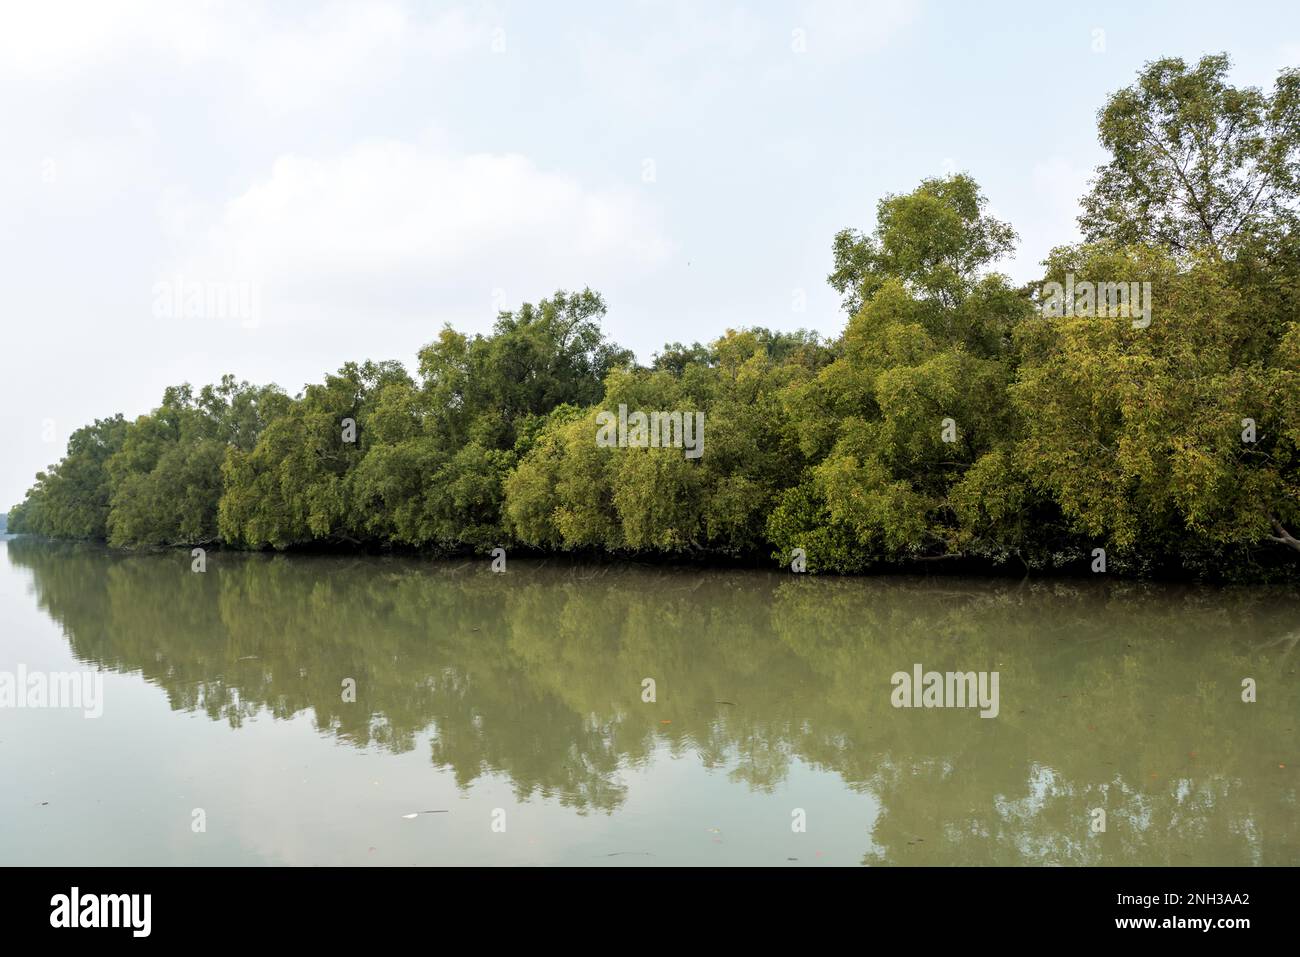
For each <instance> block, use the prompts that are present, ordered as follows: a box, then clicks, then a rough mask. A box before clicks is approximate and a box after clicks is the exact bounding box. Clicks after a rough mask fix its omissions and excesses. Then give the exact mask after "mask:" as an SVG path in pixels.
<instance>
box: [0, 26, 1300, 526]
mask: <svg viewBox="0 0 1300 957" xmlns="http://www.w3.org/2000/svg"><path fill="white" fill-rule="evenodd" d="M1066 7H1072V11H1073V12H1071V10H1067V9H1065V8H1066ZM1138 7H1141V8H1142V9H1137V8H1138ZM994 10H996V12H993V11H994ZM1298 11H1300V5H1297V4H1295V3H1293V2H1292V3H1266V4H1254V3H1247V2H1236V3H1231V4H1224V3H1187V2H1179V3H1169V4H1140V5H1139V4H1132V3H1129V2H1122V3H1080V4H1073V5H1069V4H1061V5H1056V4H1052V5H1047V4H1042V3H1024V4H1010V3H1008V4H973V3H967V2H951V3H940V2H921V0H883V2H866V0H861V2H853V0H807V2H787V3H777V2H768V3H760V2H747V3H730V2H723V0H697V2H694V3H688V2H668V0H665V2H649V0H646V2H633V0H619V2H609V0H605V2H594V3H589V4H588V3H575V2H558V0H557V2H555V3H545V4H542V3H536V2H530V3H504V2H503V3H465V4H450V3H448V4H434V3H415V2H412V3H409V4H407V3H400V2H388V0H375V2H366V3H351V4H313V5H308V4H288V3H277V4H275V5H274V9H272V8H271V7H270V5H266V6H263V5H249V4H242V3H230V4H227V3H198V2H193V3H187V2H185V0H160V2H134V3H131V2H111V0H100V2H89V3H75V4H64V3H59V2H51V0H35V2H32V0H22V2H11V0H4V2H3V3H0V130H3V149H0V276H3V279H4V282H3V295H4V299H3V303H4V313H3V314H4V323H3V330H4V336H3V348H4V356H5V360H6V361H5V363H4V370H3V375H2V376H0V428H3V430H4V435H5V436H6V438H7V439H8V441H7V442H6V454H5V455H4V456H3V459H2V462H3V465H2V467H0V509H3V508H7V507H8V505H9V504H12V503H13V502H16V501H18V500H19V499H20V498H21V496H22V493H23V491H24V490H25V489H26V488H27V487H28V485H30V483H31V480H32V476H33V474H34V473H35V471H36V470H37V469H39V468H42V467H44V466H45V465H47V464H49V463H51V462H53V461H56V460H57V459H58V458H59V457H60V455H61V454H62V450H63V447H64V445H65V444H66V441H67V436H68V433H69V432H70V431H71V430H72V429H74V428H76V427H77V426H79V425H81V424H84V423H86V422H88V421H90V420H91V419H93V418H96V417H102V416H105V415H110V414H112V413H115V412H122V413H125V414H126V415H127V416H129V417H134V416H136V415H139V414H141V413H144V412H147V411H148V410H149V409H150V408H152V407H153V406H154V405H156V404H157V401H158V399H159V397H160V396H161V393H162V390H163V388H164V387H165V386H166V385H168V384H172V383H177V382H182V381H189V382H192V383H194V384H195V385H196V386H197V385H200V384H203V383H206V382H210V381H214V380H216V379H218V378H219V377H220V376H221V374H222V373H224V372H233V373H235V374H236V375H237V376H239V377H240V378H245V379H249V380H251V381H254V382H267V381H274V382H277V383H279V384H280V385H281V386H283V387H285V388H286V389H287V390H288V391H289V392H291V393H293V392H297V391H298V390H299V389H301V387H302V386H303V384H304V383H305V382H308V381H314V380H317V379H319V378H320V377H321V375H322V374H323V373H325V372H326V371H329V370H332V369H336V368H337V367H338V366H339V365H340V364H341V363H343V362H344V361H346V360H348V359H365V358H373V359H386V358H396V359H401V360H403V361H406V362H408V364H409V363H411V362H412V360H413V358H414V355H415V352H416V350H417V349H418V348H419V347H420V346H421V345H422V344H423V343H425V342H428V341H429V340H431V339H432V338H433V337H434V336H435V335H436V333H437V330H438V329H439V327H440V326H441V325H442V324H443V323H445V322H450V323H452V324H453V325H455V326H456V327H457V328H459V329H461V330H463V331H467V332H476V331H481V332H485V331H487V330H488V329H489V328H490V326H491V324H492V321H493V319H494V317H495V312H496V309H497V308H501V307H503V308H511V307H514V306H516V305H517V304H518V303H520V302H522V301H536V300H537V299H540V298H542V297H544V296H546V295H548V294H549V293H551V292H553V291H554V290H556V289H559V288H564V289H575V288H581V287H582V286H591V287H592V288H593V289H596V290H598V291H600V292H601V293H603V294H604V296H605V297H606V300H607V302H608V304H609V316H608V318H607V321H606V329H607V332H608V333H609V334H610V335H611V336H612V337H613V338H614V339H615V340H616V341H618V342H620V343H622V344H623V345H626V346H628V347H631V348H632V349H634V350H635V351H636V353H637V355H638V357H639V358H640V359H642V360H643V361H648V360H649V359H650V357H651V355H652V354H653V352H654V351H655V350H656V349H657V348H658V347H660V346H661V345H662V344H663V343H665V342H667V341H673V340H681V341H685V342H689V341H693V340H697V339H698V340H708V339H711V338H714V337H716V336H717V335H719V334H721V333H722V332H723V331H724V330H725V329H726V328H728V327H737V326H745V325H764V326H769V327H774V328H779V329H791V328H796V327H799V326H805V327H810V328H813V329H816V330H819V331H821V332H823V333H826V334H828V335H834V334H835V333H837V332H838V331H839V330H840V329H841V328H842V326H843V322H844V317H843V316H842V315H840V314H839V312H838V310H837V305H838V303H837V296H836V295H835V294H834V292H833V291H832V290H830V289H829V288H828V287H827V286H826V282H825V277H826V274H827V272H828V271H829V269H830V242H831V238H832V236H833V235H834V233H835V231H836V230H838V229H840V228H842V227H845V226H855V227H861V228H869V227H870V226H871V225H872V221H873V215H874V210H875V204H876V202H877V200H878V199H879V198H880V197H881V196H883V195H884V194H886V193H890V192H901V191H906V190H910V189H911V188H913V187H914V186H915V185H916V184H917V183H918V181H919V180H920V179H921V178H923V177H925V176H934V175H942V174H943V173H945V172H952V171H966V172H969V173H970V174H972V175H973V176H974V177H975V178H976V180H977V181H978V182H979V183H980V184H981V186H982V187H983V189H984V191H985V193H986V194H987V196H988V198H989V201H990V206H991V209H992V210H993V212H994V213H995V214H996V215H999V216H1000V217H1001V218H1003V219H1006V220H1009V221H1010V222H1011V224H1012V225H1013V226H1014V227H1015V228H1016V230H1017V231H1018V233H1019V235H1020V241H1021V242H1020V247H1019V251H1018V253H1017V255H1016V257H1015V258H1014V259H1012V260H1009V261H1008V262H1006V263H1005V264H1003V266H1002V268H1003V269H1004V270H1005V271H1007V272H1008V273H1009V274H1010V275H1012V276H1013V277H1014V278H1015V279H1017V280H1022V281H1023V280H1030V279H1032V278H1035V277H1036V275H1037V263H1038V262H1039V261H1040V260H1041V259H1042V258H1043V256H1044V255H1045V254H1046V252H1047V250H1048V249H1049V248H1050V247H1051V246H1053V245H1057V244H1060V243H1064V242H1070V241H1073V240H1074V239H1075V238H1077V237H1076V232H1075V224H1074V218H1075V215H1076V208H1077V200H1078V197H1079V196H1080V194H1081V193H1082V192H1083V190H1084V187H1085V182H1086V180H1087V177H1088V175H1089V173H1090V171H1091V169H1092V168H1093V167H1094V166H1095V165H1097V163H1098V162H1100V160H1101V158H1102V157H1101V152H1100V149H1099V147H1098V146H1097V144H1096V139H1095V114H1096V111H1097V110H1098V108H1099V107H1100V106H1101V105H1102V103H1103V102H1104V99H1105V97H1106V95H1107V94H1108V93H1109V92H1111V91H1113V90H1115V89H1117V88H1119V87H1121V86H1125V85H1127V84H1128V83H1130V82H1131V80H1132V78H1133V76H1134V73H1135V71H1136V70H1137V69H1138V68H1139V67H1140V66H1141V64H1142V63H1143V62H1145V61H1147V60H1150V59H1153V58H1155V57H1158V56H1165V55H1179V56H1184V57H1188V58H1194V57H1197V56H1199V55H1201V54H1203V53H1206V52H1214V51H1220V50H1223V51H1227V52H1228V53H1229V54H1230V55H1231V56H1232V57H1233V58H1234V62H1235V64H1236V72H1235V79H1236V80H1237V82H1239V83H1250V84H1260V85H1267V86H1271V83H1272V79H1273V78H1274V77H1275V76H1276V74H1277V71H1278V70H1279V69H1281V68H1283V67H1284V66H1288V65H1297V64H1300V12H1298ZM178 281H179V284H180V285H181V287H182V288H184V289H187V290H192V289H193V288H194V287H196V286H197V287H198V288H202V289H206V290H221V291H226V290H231V291H244V292H247V293H248V294H250V295H252V294H253V293H255V294H256V297H257V298H256V300H255V302H256V315H255V316H254V317H253V318H252V320H251V321H250V320H248V319H244V318H242V317H241V316H236V317H229V316H221V315H215V314H204V315H199V316H193V315H186V314H185V310H184V309H182V310H181V313H180V314H172V315H168V314H167V309H166V306H165V305H163V306H160V305H159V299H160V296H162V297H163V298H166V295H170V291H171V289H172V288H173V287H174V286H176V285H177V284H178ZM163 284H169V285H163ZM164 290H166V291H167V293H166V295H164V293H163V291H164ZM251 301H252V300H250V302H251ZM801 306H802V309H801V308H800V307H801Z"/></svg>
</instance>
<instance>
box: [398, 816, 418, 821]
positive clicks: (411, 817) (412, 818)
mask: <svg viewBox="0 0 1300 957" xmlns="http://www.w3.org/2000/svg"><path fill="white" fill-rule="evenodd" d="M419 816H420V815H418V814H403V815H402V817H404V818H405V819H406V820H408V821H414V820H415V819H416V818H417V817H419Z"/></svg>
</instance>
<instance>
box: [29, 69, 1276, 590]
mask: <svg viewBox="0 0 1300 957" xmlns="http://www.w3.org/2000/svg"><path fill="white" fill-rule="evenodd" d="M1228 70H1229V62H1228V59H1227V57H1225V56H1207V57H1203V58H1202V59H1201V60H1200V61H1198V62H1197V63H1195V64H1192V65H1189V64H1187V63H1185V62H1183V61H1182V60H1179V59H1164V60H1159V61H1156V62H1153V63H1150V64H1148V65H1147V66H1146V67H1145V68H1144V69H1143V70H1142V71H1141V72H1140V74H1139V76H1138V78H1137V81H1136V82H1135V83H1134V84H1133V85H1132V86H1130V87H1128V88H1125V89H1123V90H1120V91H1119V92H1117V93H1115V94H1114V95H1112V96H1111V97H1110V98H1109V100H1108V102H1107V103H1106V105H1105V107H1104V108H1103V109H1102V110H1101V112H1100V113H1099V115H1098V127H1099V136H1100V140H1101V142H1102V144H1103V146H1105V147H1106V149H1107V150H1108V151H1109V154H1110V160H1109V161H1108V162H1107V163H1106V164H1105V165H1103V166H1102V167H1100V168H1099V169H1098V171H1097V175H1096V176H1095V178H1094V179H1093V181H1092V184H1091V188H1090V192H1089V193H1088V195H1087V196H1085V197H1084V198H1083V203H1082V208H1083V213H1082V215H1081V216H1080V225H1081V227H1082V232H1083V235H1084V241H1083V242H1081V243H1078V244H1075V245H1071V246H1061V247H1058V248H1055V249H1053V250H1052V252H1051V254H1050V255H1049V257H1048V259H1047V260H1046V261H1045V262H1044V274H1043V276H1042V279H1041V281H1039V282H1035V283H1030V284H1028V285H1026V286H1023V287H1016V286H1015V285H1013V284H1012V282H1011V281H1010V280H1009V279H1008V278H1007V277H1006V276H1004V275H1002V274H1001V273H998V272H996V271H994V270H993V269H992V266H993V264H994V263H995V262H996V261H997V260H998V259H1000V258H1002V257H1003V256H1005V255H1006V254H1007V253H1008V252H1010V251H1011V249H1012V248H1013V247H1014V243H1015V241H1016V237H1015V233H1014V231H1013V230H1012V228H1011V227H1010V226H1009V225H1008V224H1006V223H1003V222H1000V221H998V220H997V219H995V218H994V217H993V216H991V215H990V214H989V213H988V212H987V207H986V200H985V197H984V196H983V194H982V192H981V190H980V188H979V186H978V185H977V184H976V183H975V181H974V180H973V179H972V178H971V177H969V176H968V175H965V174H958V175H953V176H948V177H946V178H935V179H925V180H923V181H922V182H921V183H920V185H919V186H918V187H917V188H916V189H915V190H913V191H912V192H909V193H905V194H898V195H890V196H887V197H885V198H884V199H882V200H881V201H880V203H879V205H878V209H877V217H876V224H875V227H874V229H873V230H871V231H870V232H860V231H857V230H844V231H842V232H840V233H839V234H838V235H837V236H835V238H834V242H833V247H832V248H833V262H834V269H833V272H832V273H831V275H830V276H829V281H830V283H831V285H832V286H833V287H834V288H835V289H836V290H837V291H838V292H839V293H840V294H841V295H842V297H843V303H844V308H845V311H846V314H847V316H848V319H847V324H846V327H845V328H844V330H843V332H842V333H841V334H840V335H839V336H838V337H837V338H835V339H833V340H826V339H823V338H822V337H820V336H818V335H816V334H814V333H811V332H808V331H804V330H800V331H795V332H783V331H773V330H769V329H764V328H749V329H740V330H727V331H726V332H725V333H724V334H723V335H722V336H721V337H720V338H718V339H716V340H714V341H713V342H710V343H708V344H701V343H694V344H692V345H689V346H687V345H683V344H681V343H671V344H669V345H666V346H665V347H664V348H663V350H662V351H660V352H659V353H657V354H656V355H655V356H654V357H653V360H652V362H651V363H650V364H649V365H648V366H647V365H641V364H638V363H637V362H635V361H634V358H633V356H632V354H631V353H630V352H628V351H627V350H624V349H621V348H619V347H618V346H617V345H615V344H614V343H612V342H610V341H609V340H608V339H607V338H606V337H605V336H604V334H603V333H602V331H601V328H600V320H601V318H602V317H603V316H604V314H605V308H606V307H605V303H604V301H603V300H602V298H601V297H600V295H599V294H597V293H595V292H593V291H591V290H589V289H584V290H582V291H581V292H576V293H571V292H564V291H561V292H556V293H555V294H553V295H551V296H550V297H549V298H546V299H542V300H541V301H539V302H538V303H536V304H535V305H534V304H524V305H523V306H521V307H520V308H518V309H516V310H512V311H509V312H502V313H500V315H499V316H498V318H497V320H496V323H495V326H494V328H493V330H492V332H491V334H488V335H474V336H466V335H464V334H462V333H459V332H457V331H455V330H454V329H452V328H450V327H449V326H448V327H444V328H443V329H442V331H441V333H440V334H439V336H438V338H437V339H436V340H435V341H434V342H432V343H430V344H429V345H427V346H425V347H424V348H423V349H422V350H421V351H420V352H419V355H418V367H417V368H416V370H415V371H414V373H412V372H410V371H408V370H407V369H406V368H404V367H403V365H402V364H400V363H398V362H393V361H383V362H371V361H366V362H362V363H355V362H349V363H347V364H346V365H344V366H343V367H342V368H341V369H339V370H338V372H337V373H335V374H332V375H327V376H326V377H325V379H324V381H323V382H320V383H313V384H310V385H308V386H306V388H305V389H304V390H303V391H302V392H301V393H300V394H298V395H296V396H292V397H291V396H289V395H287V394H286V393H285V392H284V391H283V390H281V389H279V388H278V387H276V386H273V385H272V386H255V385H250V384H249V383H247V382H241V381H237V380H236V379H235V378H234V377H232V376H226V377H224V378H223V379H222V381H221V382H220V383H219V384H215V385H210V386H205V387H203V388H202V389H200V390H198V391H197V392H196V391H195V390H194V389H193V388H192V387H191V386H189V385H188V384H186V385H180V386H175V387H171V388H168V389H167V390H166V391H165V392H164V394H163V397H162V402H161V404H160V405H159V406H158V408H156V409H154V410H153V411H152V412H150V413H149V414H147V415H143V416H140V417H139V418H137V419H135V420H133V421H127V420H126V419H125V418H123V416H121V415H120V414H119V415H116V416H113V417H111V418H107V419H100V420H96V421H95V422H94V423H93V424H91V425H88V426H85V427H84V428H81V429H79V430H77V431H76V432H75V433H73V435H72V436H71V438H70V440H69V443H68V448H67V454H66V455H65V456H64V458H63V459H62V460H61V461H60V462H59V463H58V464H56V465H53V466H51V467H50V468H49V469H47V470H46V471H44V472H41V473H38V475H37V477H36V484H35V485H34V486H33V487H32V489H31V490H30V491H29V492H28V493H27V496H26V499H25V500H24V501H23V502H22V503H21V504H19V505H17V506H16V507H15V508H14V509H13V510H12V511H11V512H10V513H9V516H8V524H9V530H10V531H11V532H27V533H34V534H40V535H46V536H51V537H60V538H85V539H102V540H105V541H107V542H108V543H109V544H110V545H113V546H121V547H140V546H157V545H179V544H186V545H195V544H197V545H207V544H217V543H219V544H221V545H225V546H229V547H237V548H246V549H264V548H273V549H287V548H291V547H297V546H319V545H325V544H329V545H346V546H352V547H383V548H387V547H398V548H416V549H427V550H431V551H436V552H458V551H466V550H468V551H479V552H482V551H486V550H488V549H491V548H493V547H495V546H498V545H502V546H507V547H512V546H513V547H524V548H530V549H537V550H544V551H583V552H601V553H609V554H613V555H620V556H631V555H637V556H650V555H654V556H665V557H705V558H713V559H745V560H754V559H759V560H763V561H768V560H771V561H775V562H778V563H780V564H789V563H790V562H791V560H792V556H793V555H795V554H796V552H795V550H796V549H800V550H802V551H801V553H800V554H802V555H804V556H806V558H805V560H806V567H807V569H808V570H809V571H814V572H817V571H821V572H841V573H853V572H862V571H866V570H870V569H873V568H879V567H899V566H909V565H914V564H917V563H922V562H925V563H930V562H939V561H945V560H946V561H948V562H949V563H955V564H962V563H976V564H979V565H982V566H988V567H1002V566H1007V567H1014V568H1021V567H1023V568H1026V569H1035V570H1048V569H1061V568H1071V567H1076V568H1086V567H1088V566H1089V564H1090V563H1091V565H1092V567H1094V568H1096V567H1097V562H1098V556H1099V555H1100V556H1101V559H1100V560H1101V561H1104V562H1105V563H1106V567H1107V570H1110V571H1119V572H1122V573H1126V574H1133V575H1164V574H1174V575H1180V576H1191V577H1206V578H1246V579H1260V578H1267V577H1281V576H1295V575H1297V574H1300V572H1298V569H1300V452H1298V449H1300V233H1298V232H1297V230H1296V225H1297V221H1296V220H1297V210H1298V207H1300V71H1296V70H1288V71H1284V72H1282V73H1281V74H1280V75H1279V76H1278V78H1277V81H1276V83H1275V85H1274V88H1273V90H1272V91H1271V92H1270V93H1265V92H1262V91H1260V90H1258V89H1255V88H1244V89H1239V88H1236V87H1233V86H1232V85H1230V84H1229V83H1228V82H1227V73H1228ZM1053 282H1055V283H1061V284H1062V285H1063V286H1080V285H1082V284H1084V283H1088V282H1093V283H1098V284H1101V283H1130V282H1140V283H1149V284H1150V286H1149V289H1150V300H1149V306H1150V321H1149V323H1147V324H1145V325H1144V324H1143V323H1142V322H1139V321H1135V320H1134V319H1133V318H1132V316H1131V315H1130V314H1129V313H1128V312H1126V311H1125V310H1123V309H1120V310H1110V311H1109V314H1103V315H1098V314H1095V313H1097V312H1102V313H1107V312H1108V310H1105V309H1100V310H1099V309H1092V310H1087V309H1085V310H1079V311H1078V312H1077V313H1076V312H1075V311H1073V310H1071V311H1069V312H1067V313H1066V314H1064V315H1057V314H1056V313H1051V314H1045V310H1044V308H1043V306H1044V295H1045V294H1044V291H1043V290H1044V287H1045V286H1046V285H1047V284H1048V283H1053ZM1088 312H1092V313H1094V314H1086V313H1088ZM1080 313H1083V314H1080ZM1115 313H1118V314H1115ZM621 404H623V405H626V406H627V407H628V408H629V409H640V410H647V411H648V410H652V409H653V410H685V411H692V412H693V411H696V410H701V411H703V412H704V414H705V421H706V429H707V441H706V445H705V452H704V455H703V456H702V457H701V458H699V459H695V460H692V459H688V458H686V457H684V456H683V455H682V453H681V450H680V449H670V448H606V447H602V446H600V445H598V444H597V442H596V441H595V435H596V429H597V425H596V415H597V414H598V413H599V412H601V411H603V410H611V409H616V408H618V406H619V405H621ZM349 421H350V423H351V425H350V426H349V427H350V428H351V430H352V431H351V433H350V434H349V427H345V423H347V422H349ZM1099 549H1100V550H1103V552H1099V551H1098V550H1099Z"/></svg>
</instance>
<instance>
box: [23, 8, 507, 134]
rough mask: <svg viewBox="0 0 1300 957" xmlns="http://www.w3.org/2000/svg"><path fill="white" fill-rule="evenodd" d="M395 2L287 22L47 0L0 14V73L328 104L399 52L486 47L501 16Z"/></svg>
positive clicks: (243, 12)
mask: <svg viewBox="0 0 1300 957" xmlns="http://www.w3.org/2000/svg"><path fill="white" fill-rule="evenodd" d="M412 9H415V10H417V11H418V9H419V8H418V7H417V8H409V7H408V6H407V5H406V4H404V3H400V2H396V0H374V2H367V3H361V4H358V3H331V4H327V5H324V6H321V7H319V8H316V9H313V10H311V11H310V12H308V13H306V14H304V15H301V16H297V17H289V16H283V15H277V13H276V11H275V8H274V7H273V6H269V5H267V6H264V5H261V4H250V3H244V2H217V3H205V4H193V3H185V2H179V3H178V2H172V0H118V2H113V3H104V2H99V0H88V2H87V0H42V2H40V3H30V4H23V3H15V4H8V5H6V6H5V8H4V10H3V12H2V13H0V75H3V74H4V73H5V72H11V73H16V74H18V75H20V76H22V77H24V78H25V79H26V80H28V81H41V82H46V83H53V84H63V83H77V82H85V81H86V80H87V78H88V77H89V78H93V76H94V75H95V73H96V72H97V71H99V70H102V69H105V68H108V67H114V66H123V65H125V66H131V67H141V66H143V67H144V68H145V69H147V70H149V71H150V72H153V73H155V74H157V75H162V76H166V77H168V79H169V80H170V79H173V78H174V77H173V74H174V72H175V71H177V70H186V69H197V68H201V69H204V70H214V69H215V70H220V71H229V72H230V73H233V74H234V75H235V77H236V79H237V81H238V82H239V83H240V84H241V85H242V91H243V92H244V93H245V94H246V95H248V96H249V97H252V98H253V99H255V100H256V101H257V102H258V103H260V104H262V105H263V106H265V107H267V108H269V109H272V110H287V109H293V108H299V107H304V106H308V105H311V104H312V103H316V102H328V101H329V100H330V98H331V96H332V95H334V94H336V93H338V92H339V91H341V90H345V89H348V88H351V87H354V86H355V85H357V84H359V83H364V84H367V85H369V84H373V83H374V82H375V81H376V80H377V79H383V78H385V77H387V76H389V75H390V74H391V73H392V71H395V70H396V69H398V67H399V66H400V65H401V63H402V61H403V59H404V58H406V57H418V58H421V59H423V60H426V61H430V62H437V61H440V60H445V59H447V58H450V57H452V56H455V55H458V54H464V53H467V52H470V51H473V50H476V49H477V50H480V51H482V52H484V53H485V54H486V53H487V52H488V44H489V41H490V32H491V27H492V25H493V24H494V23H496V22H497V21H498V19H499V17H498V16H497V15H496V14H495V13H494V11H493V8H492V7H490V6H483V5H477V6H475V7H474V8H472V10H471V8H466V7H452V8H448V9H446V10H444V11H442V12H440V13H438V14H436V15H433V16H429V17H425V16H421V15H417V14H414V13H412V12H411V11H412Z"/></svg>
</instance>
